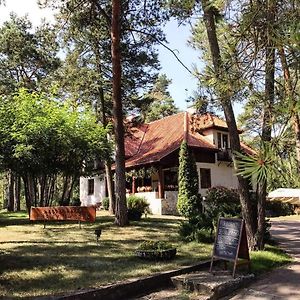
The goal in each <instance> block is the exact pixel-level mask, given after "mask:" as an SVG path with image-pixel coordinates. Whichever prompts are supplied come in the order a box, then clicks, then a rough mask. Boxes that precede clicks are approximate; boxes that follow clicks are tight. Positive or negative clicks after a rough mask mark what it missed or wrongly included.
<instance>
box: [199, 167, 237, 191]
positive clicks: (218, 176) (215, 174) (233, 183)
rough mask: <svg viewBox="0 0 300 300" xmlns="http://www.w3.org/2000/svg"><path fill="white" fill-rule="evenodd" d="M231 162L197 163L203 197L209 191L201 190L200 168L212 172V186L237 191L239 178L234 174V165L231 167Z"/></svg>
mask: <svg viewBox="0 0 300 300" xmlns="http://www.w3.org/2000/svg"><path fill="white" fill-rule="evenodd" d="M228 165H229V162H217V163H215V164H210V163H197V170H198V175H199V192H200V194H201V195H202V196H203V195H205V194H206V192H207V189H201V184H200V183H201V182H200V168H206V169H210V172H211V186H212V187H214V186H224V187H227V188H233V189H236V188H237V187H238V181H237V177H236V176H235V174H234V169H233V163H231V164H230V165H229V166H228Z"/></svg>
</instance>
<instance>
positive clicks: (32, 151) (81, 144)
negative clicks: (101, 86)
mask: <svg viewBox="0 0 300 300" xmlns="http://www.w3.org/2000/svg"><path fill="white" fill-rule="evenodd" d="M106 135H107V130H106V129H105V128H103V127H102V126H100V125H98V124H97V122H96V118H95V116H94V115H93V114H92V113H91V112H90V110H88V109H87V108H85V107H81V108H78V109H75V108H74V107H73V106H72V104H71V103H70V102H68V101H65V102H64V103H61V102H59V101H58V100H57V99H55V98H53V97H51V96H47V95H46V94H44V93H36V92H29V91H27V90H25V89H20V90H19V92H18V93H16V94H15V96H14V97H13V99H12V100H7V99H2V101H1V102H0V137H1V140H0V166H1V168H2V169H11V170H13V171H15V172H17V173H18V174H19V175H20V176H22V177H23V179H24V180H25V178H29V177H30V178H38V177H39V176H45V178H47V176H49V177H51V176H57V175H59V174H63V175H65V176H68V175H75V176H77V177H79V176H80V174H81V172H82V171H81V170H82V166H83V163H84V161H89V160H94V159H95V157H96V158H99V159H101V158H105V157H109V156H110V152H111V145H110V143H108V142H107V139H106ZM36 184H37V179H36Z"/></svg>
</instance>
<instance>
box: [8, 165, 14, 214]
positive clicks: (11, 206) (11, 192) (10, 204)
mask: <svg viewBox="0 0 300 300" xmlns="http://www.w3.org/2000/svg"><path fill="white" fill-rule="evenodd" d="M14 187H15V174H14V173H13V171H12V170H9V172H8V185H7V211H14V200H15V199H14V198H15V197H14V192H15V189H14Z"/></svg>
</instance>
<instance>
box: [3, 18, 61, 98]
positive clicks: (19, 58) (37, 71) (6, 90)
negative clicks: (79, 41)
mask: <svg viewBox="0 0 300 300" xmlns="http://www.w3.org/2000/svg"><path fill="white" fill-rule="evenodd" d="M57 53H58V43H57V41H56V33H55V31H54V29H53V28H52V27H51V26H50V25H48V24H45V23H43V24H42V25H41V26H39V27H37V28H35V29H33V26H32V23H31V22H30V21H29V20H28V18H27V17H22V18H18V17H17V16H16V15H14V14H11V17H10V20H8V21H6V22H4V24H3V26H2V27H1V28H0V55H1V63H0V94H1V95H6V96H9V95H10V94H11V93H13V92H15V91H17V90H18V88H20V87H26V88H28V89H31V90H37V89H45V90H47V89H48V86H45V85H44V86H43V87H42V82H43V80H45V79H46V77H49V75H50V74H52V73H53V72H54V71H55V70H56V69H57V68H58V67H59V64H60V60H59V58H58V57H57Z"/></svg>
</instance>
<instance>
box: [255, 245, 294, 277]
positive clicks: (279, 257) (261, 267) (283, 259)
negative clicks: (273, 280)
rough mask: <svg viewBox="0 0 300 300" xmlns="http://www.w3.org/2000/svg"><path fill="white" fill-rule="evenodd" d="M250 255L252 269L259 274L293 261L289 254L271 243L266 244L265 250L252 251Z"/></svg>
mask: <svg viewBox="0 0 300 300" xmlns="http://www.w3.org/2000/svg"><path fill="white" fill-rule="evenodd" d="M250 257H251V270H252V272H253V273H254V274H257V275H258V274H261V273H262V272H266V271H270V270H272V269H275V268H278V267H280V266H282V265H285V264H288V263H290V262H292V258H291V257H290V256H289V255H288V254H286V253H285V252H284V251H282V250H281V249H279V248H277V247H275V246H271V245H266V247H265V250H264V251H253V252H251V253H250Z"/></svg>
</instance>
